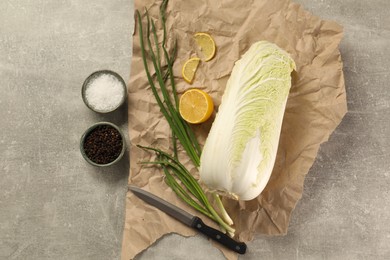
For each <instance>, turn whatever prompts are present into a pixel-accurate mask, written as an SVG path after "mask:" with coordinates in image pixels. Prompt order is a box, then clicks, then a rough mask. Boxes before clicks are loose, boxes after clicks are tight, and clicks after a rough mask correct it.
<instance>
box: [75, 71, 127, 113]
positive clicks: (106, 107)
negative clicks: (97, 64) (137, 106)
mask: <svg viewBox="0 0 390 260" xmlns="http://www.w3.org/2000/svg"><path fill="white" fill-rule="evenodd" d="M126 93H127V89H126V83H125V81H124V80H123V78H122V77H121V76H120V75H119V74H118V73H116V72H114V71H111V70H99V71H96V72H94V73H92V74H91V75H89V76H88V77H87V79H86V80H85V81H84V84H83V86H82V88H81V96H82V98H83V101H84V103H85V105H86V106H87V107H88V108H89V109H91V110H92V111H95V112H98V113H109V112H112V111H114V110H116V109H117V108H119V107H120V106H121V105H122V104H123V103H124V102H125V100H126Z"/></svg>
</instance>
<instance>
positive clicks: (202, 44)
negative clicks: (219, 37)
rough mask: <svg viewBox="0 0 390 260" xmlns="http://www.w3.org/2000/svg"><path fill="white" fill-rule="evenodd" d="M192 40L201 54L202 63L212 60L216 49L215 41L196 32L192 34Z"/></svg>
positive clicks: (206, 35)
mask: <svg viewBox="0 0 390 260" xmlns="http://www.w3.org/2000/svg"><path fill="white" fill-rule="evenodd" d="M194 39H195V42H196V44H197V45H198V47H199V49H200V52H201V53H202V56H203V57H202V58H203V60H204V61H209V60H211V59H212V58H214V55H215V49H216V47H215V41H214V39H213V37H211V35H210V34H208V33H204V32H198V33H195V34H194Z"/></svg>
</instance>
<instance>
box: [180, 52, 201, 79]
mask: <svg viewBox="0 0 390 260" xmlns="http://www.w3.org/2000/svg"><path fill="white" fill-rule="evenodd" d="M199 62H200V59H199V58H198V57H194V58H191V59H189V60H187V61H186V62H185V63H184V65H183V68H182V70H181V75H182V76H183V78H184V80H185V81H187V82H188V83H190V84H192V81H193V80H194V77H195V72H196V70H197V69H198V65H199Z"/></svg>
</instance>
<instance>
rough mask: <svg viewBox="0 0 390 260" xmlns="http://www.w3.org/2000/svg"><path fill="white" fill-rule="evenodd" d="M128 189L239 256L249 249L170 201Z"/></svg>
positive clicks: (140, 190)
mask: <svg viewBox="0 0 390 260" xmlns="http://www.w3.org/2000/svg"><path fill="white" fill-rule="evenodd" d="M128 189H129V190H130V191H131V192H133V193H134V195H136V196H137V197H138V198H140V199H141V200H143V201H145V202H146V203H148V204H150V205H152V206H154V207H156V208H158V209H159V210H161V211H163V212H165V213H166V214H168V215H169V216H171V217H173V218H175V219H176V220H178V221H180V222H182V223H183V224H185V225H187V226H189V227H191V228H194V229H195V230H197V231H199V232H201V233H202V234H204V235H206V236H207V237H209V238H211V239H213V240H214V241H216V242H219V243H220V244H222V245H224V246H225V247H227V248H229V249H231V250H233V251H235V252H237V253H239V254H245V252H246V248H247V247H246V244H245V243H243V242H237V241H235V240H234V239H233V238H231V237H229V236H228V235H226V234H224V233H222V232H221V231H219V230H216V229H214V228H212V227H210V226H207V225H206V224H205V223H204V222H203V221H202V219H201V218H199V217H197V216H194V215H192V214H190V213H188V212H187V211H185V210H183V209H181V208H179V207H177V206H175V205H173V204H172V203H169V202H168V201H166V200H163V199H162V198H160V197H157V196H156V195H154V194H152V193H150V192H148V191H145V190H143V189H140V188H138V187H136V186H133V185H129V186H128Z"/></svg>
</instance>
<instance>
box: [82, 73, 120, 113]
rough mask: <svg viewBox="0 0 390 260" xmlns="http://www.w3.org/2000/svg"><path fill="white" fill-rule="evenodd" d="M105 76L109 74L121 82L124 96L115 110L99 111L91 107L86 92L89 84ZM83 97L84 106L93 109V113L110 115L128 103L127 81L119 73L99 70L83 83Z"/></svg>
mask: <svg viewBox="0 0 390 260" xmlns="http://www.w3.org/2000/svg"><path fill="white" fill-rule="evenodd" d="M104 74H109V75H112V76H114V77H115V78H116V79H118V80H119V82H120V83H121V85H122V86H123V93H124V94H123V97H122V100H121V101H120V103H119V104H118V105H117V106H116V107H114V108H113V109H110V110H98V109H96V108H94V107H93V106H91V104H89V103H88V100H87V99H86V97H85V91H86V89H87V86H88V84H89V83H90V82H91V81H92V80H94V79H96V78H98V77H99V76H102V75H104ZM81 97H82V98H83V101H84V104H85V105H86V106H87V107H88V108H89V109H91V110H92V111H94V112H97V113H102V114H104V113H110V112H113V111H115V110H116V109H118V108H119V107H120V106H121V105H123V103H124V102H125V101H126V97H127V88H126V83H125V81H124V80H123V78H122V77H121V76H120V75H119V74H118V73H116V72H114V71H111V70H99V71H95V72H94V73H92V74H91V75H89V76H88V77H87V78H86V79H85V81H84V83H83V86H82V88H81Z"/></svg>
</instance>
